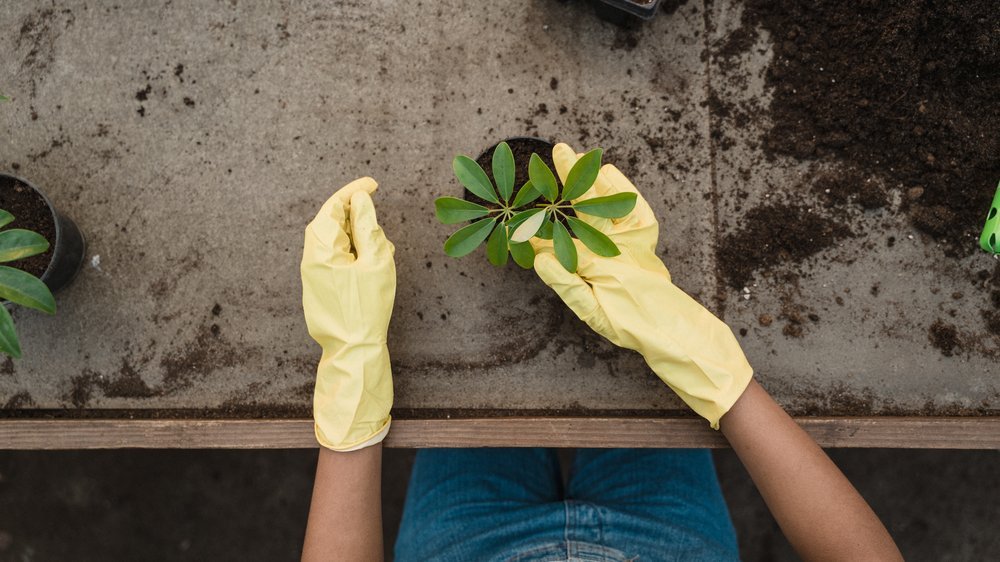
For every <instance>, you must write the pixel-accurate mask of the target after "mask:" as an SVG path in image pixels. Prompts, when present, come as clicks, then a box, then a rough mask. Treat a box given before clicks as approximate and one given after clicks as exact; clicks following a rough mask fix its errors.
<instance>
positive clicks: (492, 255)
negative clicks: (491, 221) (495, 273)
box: [486, 223, 507, 267]
mask: <svg viewBox="0 0 1000 562" xmlns="http://www.w3.org/2000/svg"><path fill="white" fill-rule="evenodd" d="M486 258H487V259H488V260H490V263H492V264H493V265H495V266H497V267H499V266H502V265H507V225H505V224H503V223H500V224H499V225H497V227H496V228H494V229H493V234H491V235H490V239H489V241H488V242H486Z"/></svg>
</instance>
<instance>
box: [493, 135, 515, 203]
mask: <svg viewBox="0 0 1000 562" xmlns="http://www.w3.org/2000/svg"><path fill="white" fill-rule="evenodd" d="M493 179H494V180H496V182H497V189H499V190H500V197H502V198H503V200H504V201H509V200H510V196H511V194H512V193H514V153H513V152H511V150H510V146H509V145H508V144H507V143H505V142H502V143H500V144H498V145H497V147H496V148H495V149H494V150H493Z"/></svg>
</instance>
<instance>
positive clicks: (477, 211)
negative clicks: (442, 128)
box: [0, 197, 490, 236]
mask: <svg viewBox="0 0 1000 562" xmlns="http://www.w3.org/2000/svg"><path fill="white" fill-rule="evenodd" d="M434 213H435V214H436V215H437V218H438V220H439V221H441V222H443V223H444V224H455V223H459V222H463V221H470V220H472V219H478V218H479V217H485V216H486V215H488V214H489V213H490V210H489V209H487V208H486V207H483V206H482V205H478V204H476V203H473V202H472V201H466V200H465V199H459V198H457V197H438V198H437V199H435V200H434ZM0 236H2V234H0Z"/></svg>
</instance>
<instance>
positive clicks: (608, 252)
mask: <svg viewBox="0 0 1000 562" xmlns="http://www.w3.org/2000/svg"><path fill="white" fill-rule="evenodd" d="M566 222H568V223H569V227H570V228H571V229H573V234H575V235H576V237H577V238H578V239H579V240H580V242H583V245H584V246H586V247H587V248H588V249H590V251H591V252H594V253H595V254H597V255H599V256H603V257H606V258H613V257H615V256H617V255H620V254H621V250H619V249H618V246H617V245H615V243H614V242H612V241H611V239H610V238H608V237H607V236H605V234H604V233H603V232H601V231H600V230H597V229H596V228H594V227H592V226H590V225H589V224H587V223H585V222H583V221H582V220H580V219H578V218H576V217H566Z"/></svg>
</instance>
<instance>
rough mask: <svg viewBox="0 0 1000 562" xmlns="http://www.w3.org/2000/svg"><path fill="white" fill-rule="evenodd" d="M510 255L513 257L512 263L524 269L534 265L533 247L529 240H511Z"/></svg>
mask: <svg viewBox="0 0 1000 562" xmlns="http://www.w3.org/2000/svg"><path fill="white" fill-rule="evenodd" d="M510 255H511V257H513V258H514V263H516V264H517V265H519V266H521V267H523V268H524V269H531V268H532V267H534V265H535V249H534V248H532V247H531V242H520V243H518V242H511V243H510Z"/></svg>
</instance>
